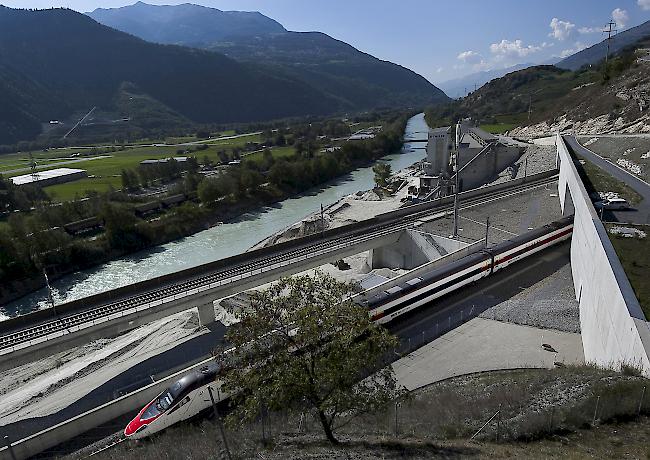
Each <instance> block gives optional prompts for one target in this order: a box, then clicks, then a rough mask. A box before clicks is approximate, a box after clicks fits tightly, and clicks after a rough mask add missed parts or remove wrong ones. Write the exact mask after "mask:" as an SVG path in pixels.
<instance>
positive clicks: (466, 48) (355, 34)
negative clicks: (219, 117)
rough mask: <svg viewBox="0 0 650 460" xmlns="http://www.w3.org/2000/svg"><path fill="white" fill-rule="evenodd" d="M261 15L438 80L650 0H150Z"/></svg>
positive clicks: (580, 42) (582, 40)
mask: <svg viewBox="0 0 650 460" xmlns="http://www.w3.org/2000/svg"><path fill="white" fill-rule="evenodd" d="M134 2H135V0H0V4H4V5H5V6H9V7H14V8H50V7H60V6H63V7H68V8H72V9H74V10H77V11H81V12H87V11H92V10H94V9H95V8H99V7H102V8H115V7H119V6H125V5H129V4H132V3H134ZM188 2H189V3H196V4H201V5H205V6H209V7H214V8H219V9H222V10H241V11H260V12H261V13H263V14H265V15H266V16H269V17H271V18H273V19H275V20H277V21H279V22H280V23H282V24H283V25H284V26H285V27H286V28H287V29H289V30H295V31H314V30H316V31H320V32H325V33H327V34H328V35H331V36H332V37H334V38H337V39H339V40H343V41H345V42H347V43H349V44H351V45H353V46H354V47H356V48H358V49H360V50H361V51H364V52H367V53H370V54H372V55H374V56H376V57H378V58H380V59H385V60H389V61H392V62H395V63H397V64H401V65H403V66H405V67H408V68H410V69H412V70H414V71H416V72H418V73H419V74H421V75H423V76H424V77H426V78H427V79H429V80H430V81H431V82H433V83H440V82H443V81H447V80H451V79H454V78H458V77H461V76H464V75H467V74H471V73H474V72H478V71H482V70H491V69H495V68H503V67H509V66H512V65H515V64H521V63H535V64H536V63H543V62H547V61H549V60H550V59H556V60H557V59H558V58H559V57H564V56H568V55H570V54H573V53H575V52H577V51H579V50H580V49H582V48H585V47H587V46H590V45H593V44H594V43H597V42H599V41H601V40H603V39H604V38H606V34H604V33H603V32H602V30H603V29H604V28H605V26H606V24H607V22H609V21H610V20H614V21H615V22H616V24H617V25H616V27H617V29H618V30H619V31H622V30H625V29H628V28H630V27H634V26H636V25H639V24H641V23H643V22H645V21H648V20H650V0H457V1H448V0H147V1H146V3H150V4H160V5H166V4H179V3H188Z"/></svg>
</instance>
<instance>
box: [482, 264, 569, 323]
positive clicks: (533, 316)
mask: <svg viewBox="0 0 650 460" xmlns="http://www.w3.org/2000/svg"><path fill="white" fill-rule="evenodd" d="M479 316H480V317H481V318H486V319H493V320H497V321H503V322H508V323H514V324H520V325H525V326H533V327H537V328H542V329H555V330H558V331H563V332H577V333H579V332H580V310H579V308H578V302H577V301H576V300H575V294H574V290H573V277H572V275H571V265H570V264H568V263H567V264H566V265H564V266H563V267H562V268H560V269H559V270H558V271H556V272H555V273H554V274H552V275H551V276H549V277H547V278H545V279H543V280H542V281H540V282H538V283H537V284H535V285H533V286H531V287H529V288H527V289H526V290H524V291H522V292H521V293H520V294H518V295H516V296H514V297H512V298H510V299H508V300H506V301H505V302H502V303H500V304H498V305H495V306H494V307H491V308H489V309H487V310H486V311H484V312H483V313H481V314H480V315H479Z"/></svg>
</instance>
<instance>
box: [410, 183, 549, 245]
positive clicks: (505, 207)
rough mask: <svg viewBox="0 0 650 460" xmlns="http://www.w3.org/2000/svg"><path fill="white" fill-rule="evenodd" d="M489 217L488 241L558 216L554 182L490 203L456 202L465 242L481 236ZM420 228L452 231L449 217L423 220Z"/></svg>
mask: <svg viewBox="0 0 650 460" xmlns="http://www.w3.org/2000/svg"><path fill="white" fill-rule="evenodd" d="M488 217H489V218H490V230H489V232H488V239H489V242H490V244H491V245H494V244H498V243H501V242H503V241H506V240H509V239H511V238H513V237H514V236H517V235H520V234H522V233H525V232H527V231H529V230H533V229H535V228H537V227H541V226H542V225H545V224H548V223H550V222H553V221H555V220H557V219H559V218H561V211H560V203H559V200H558V192H557V183H556V182H552V183H549V184H547V185H545V186H541V187H537V188H535V189H533V190H530V191H527V192H524V193H518V194H515V195H511V196H509V197H506V198H501V199H498V200H495V201H493V202H490V203H485V204H481V205H475V206H472V207H470V208H464V206H463V202H462V201H461V203H460V224H459V228H458V230H459V232H458V233H459V235H460V239H461V240H463V241H466V242H468V243H471V242H474V241H478V240H480V239H483V238H485V222H486V220H487V218H488ZM422 229H423V230H426V231H429V232H431V233H433V234H436V235H442V236H448V235H451V234H452V233H453V218H452V217H451V216H447V217H445V218H442V219H438V220H434V221H430V222H427V223H425V224H424V226H423V228H422Z"/></svg>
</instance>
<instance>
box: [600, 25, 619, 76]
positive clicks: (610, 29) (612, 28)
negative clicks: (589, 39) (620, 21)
mask: <svg viewBox="0 0 650 460" xmlns="http://www.w3.org/2000/svg"><path fill="white" fill-rule="evenodd" d="M607 26H608V27H609V29H607V30H603V32H607V54H605V73H607V63H608V61H609V45H610V42H611V40H612V32H613V33H616V29H614V27H616V23H615V22H614V21H612V20H610V21H609V22H608V23H607Z"/></svg>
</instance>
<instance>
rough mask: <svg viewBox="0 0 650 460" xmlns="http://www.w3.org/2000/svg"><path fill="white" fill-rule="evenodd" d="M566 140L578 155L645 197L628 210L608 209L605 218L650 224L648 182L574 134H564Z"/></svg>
mask: <svg viewBox="0 0 650 460" xmlns="http://www.w3.org/2000/svg"><path fill="white" fill-rule="evenodd" d="M564 140H565V141H566V143H567V144H568V145H569V146H570V147H571V148H572V149H573V151H574V152H575V154H576V155H578V156H579V157H581V158H583V159H585V160H587V161H589V162H590V163H593V164H594V165H596V166H597V167H599V168H600V169H602V170H603V171H606V172H607V173H608V174H610V175H611V176H612V177H614V178H615V179H618V180H620V181H621V182H625V184H627V185H628V186H629V187H630V188H632V189H634V191H636V192H637V193H638V194H639V195H641V196H642V197H643V200H642V201H641V202H640V203H638V204H637V205H636V207H635V208H633V209H630V210H626V211H607V212H606V213H605V220H612V218H613V220H615V221H618V222H629V223H634V224H650V185H649V184H648V183H646V182H644V181H643V180H641V179H639V178H638V177H636V176H635V175H633V174H632V173H629V172H627V171H625V170H624V169H621V168H619V167H618V166H617V165H616V164H614V163H612V162H611V161H609V160H608V159H606V158H603V157H601V156H600V155H597V154H595V153H594V152H592V151H591V150H589V149H587V148H585V147H583V146H582V145H580V143H579V142H578V141H577V139H576V138H575V137H574V136H564Z"/></svg>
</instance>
